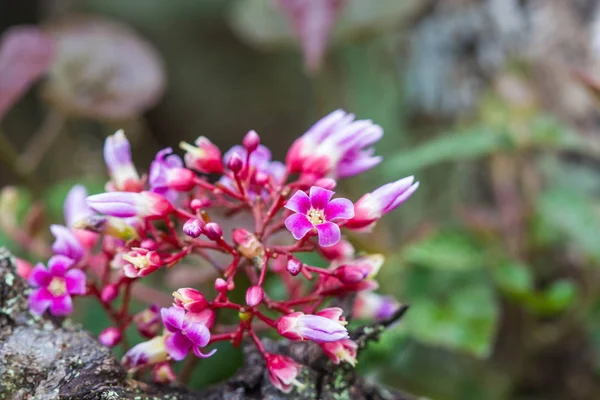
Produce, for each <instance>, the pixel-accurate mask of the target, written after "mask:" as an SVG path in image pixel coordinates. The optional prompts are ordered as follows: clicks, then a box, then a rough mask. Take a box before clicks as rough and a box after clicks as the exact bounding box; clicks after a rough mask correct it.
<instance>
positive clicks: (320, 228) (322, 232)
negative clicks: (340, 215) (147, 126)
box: [317, 222, 342, 247]
mask: <svg viewBox="0 0 600 400" xmlns="http://www.w3.org/2000/svg"><path fill="white" fill-rule="evenodd" d="M317 232H318V233H319V246H321V247H329V246H333V245H334V244H336V243H337V242H339V241H340V239H341V238H342V234H341V232H340V227H339V226H337V225H336V224H334V223H333V222H325V223H324V224H319V225H317Z"/></svg>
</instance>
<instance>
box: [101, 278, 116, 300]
mask: <svg viewBox="0 0 600 400" xmlns="http://www.w3.org/2000/svg"><path fill="white" fill-rule="evenodd" d="M118 295H119V285H117V284H116V283H111V284H108V285H106V286H104V289H102V293H101V294H100V299H101V300H102V302H103V303H104V304H108V303H110V302H112V301H113V300H114V299H116V298H117V296H118Z"/></svg>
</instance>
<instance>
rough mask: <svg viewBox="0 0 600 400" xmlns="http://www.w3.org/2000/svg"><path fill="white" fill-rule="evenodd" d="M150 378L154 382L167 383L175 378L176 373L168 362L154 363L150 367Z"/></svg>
mask: <svg viewBox="0 0 600 400" xmlns="http://www.w3.org/2000/svg"><path fill="white" fill-rule="evenodd" d="M152 380H153V381H154V382H156V383H160V384H167V383H172V382H175V381H176V380H177V375H176V374H175V371H174V370H173V367H172V366H171V364H169V363H166V362H164V363H160V364H156V365H155V366H154V368H152Z"/></svg>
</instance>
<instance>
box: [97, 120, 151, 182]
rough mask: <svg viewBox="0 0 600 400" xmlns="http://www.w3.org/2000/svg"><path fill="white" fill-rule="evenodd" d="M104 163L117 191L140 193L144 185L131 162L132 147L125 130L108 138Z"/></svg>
mask: <svg viewBox="0 0 600 400" xmlns="http://www.w3.org/2000/svg"><path fill="white" fill-rule="evenodd" d="M104 161H105V162H106V166H107V167H108V173H109V175H110V178H111V184H112V185H113V186H114V188H115V189H116V190H119V191H127V192H139V191H141V190H142V188H143V186H144V184H143V182H142V180H141V179H140V176H139V175H138V173H137V170H136V169H135V166H134V165H133V162H132V161H131V146H130V145H129V141H128V140H127V138H126V137H125V133H124V132H123V130H118V131H117V132H116V133H115V134H114V135H112V136H109V137H107V138H106V141H105V142H104Z"/></svg>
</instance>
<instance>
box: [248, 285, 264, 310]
mask: <svg viewBox="0 0 600 400" xmlns="http://www.w3.org/2000/svg"><path fill="white" fill-rule="evenodd" d="M264 297H265V291H264V290H263V288H262V287H260V286H250V287H249V288H248V290H247V291H246V304H248V305H249V306H250V307H254V306H256V305H258V304H260V303H261V302H262V301H263V298H264Z"/></svg>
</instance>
